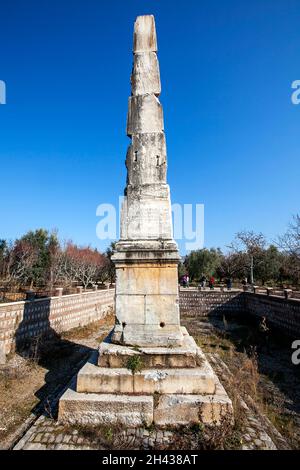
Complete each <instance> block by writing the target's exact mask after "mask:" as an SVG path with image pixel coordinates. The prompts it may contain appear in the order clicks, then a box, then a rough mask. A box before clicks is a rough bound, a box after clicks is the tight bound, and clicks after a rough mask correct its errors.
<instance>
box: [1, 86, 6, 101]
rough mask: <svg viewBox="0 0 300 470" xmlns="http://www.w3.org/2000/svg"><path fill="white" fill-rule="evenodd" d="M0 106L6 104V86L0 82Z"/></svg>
mask: <svg viewBox="0 0 300 470" xmlns="http://www.w3.org/2000/svg"><path fill="white" fill-rule="evenodd" d="M0 104H6V84H5V82H4V81H3V80H0Z"/></svg>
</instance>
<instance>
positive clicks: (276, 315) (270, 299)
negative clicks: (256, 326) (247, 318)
mask: <svg viewBox="0 0 300 470" xmlns="http://www.w3.org/2000/svg"><path fill="white" fill-rule="evenodd" d="M244 297H245V309H246V312H247V313H248V314H250V315H255V316H256V317H266V319H267V321H268V322H269V323H271V324H272V325H274V326H275V327H276V328H279V329H280V330H282V331H284V332H285V333H286V334H288V335H291V336H294V337H300V300H296V299H283V298H282V297H276V296H273V295H272V296H269V295H265V294H251V293H248V292H245V293H244Z"/></svg>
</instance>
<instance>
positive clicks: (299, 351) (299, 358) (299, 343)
mask: <svg viewBox="0 0 300 470" xmlns="http://www.w3.org/2000/svg"><path fill="white" fill-rule="evenodd" d="M292 349H295V351H294V352H293V354H292V363H293V364H294V365H295V366H298V365H299V364H300V339H295V341H293V342H292Z"/></svg>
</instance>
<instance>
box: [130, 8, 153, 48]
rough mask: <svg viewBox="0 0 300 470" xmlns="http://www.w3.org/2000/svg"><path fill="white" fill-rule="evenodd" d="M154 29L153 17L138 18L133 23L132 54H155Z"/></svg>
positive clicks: (143, 16)
mask: <svg viewBox="0 0 300 470" xmlns="http://www.w3.org/2000/svg"><path fill="white" fill-rule="evenodd" d="M156 51H157V41H156V29H155V20H154V16H153V15H141V16H138V17H137V18H136V20H135V23H134V33H133V52H134V53H138V52H156Z"/></svg>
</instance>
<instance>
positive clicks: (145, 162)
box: [126, 132, 168, 197]
mask: <svg viewBox="0 0 300 470" xmlns="http://www.w3.org/2000/svg"><path fill="white" fill-rule="evenodd" d="M166 153H167V151H166V140H165V134H164V133H163V132H160V133H158V134H156V133H155V134H153V133H152V134H138V135H133V136H132V142H131V145H130V146H129V148H128V151H127V156H126V166H127V174H128V185H132V186H140V185H145V184H149V185H150V184H154V185H155V184H157V183H164V184H165V181H166V171H167V161H166V160H167V157H166ZM147 192H149V191H148V190H147ZM158 193H159V194H160V196H161V197H164V196H165V191H164V188H163V187H156V192H155V195H157V194H158ZM167 197H168V194H167Z"/></svg>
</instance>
